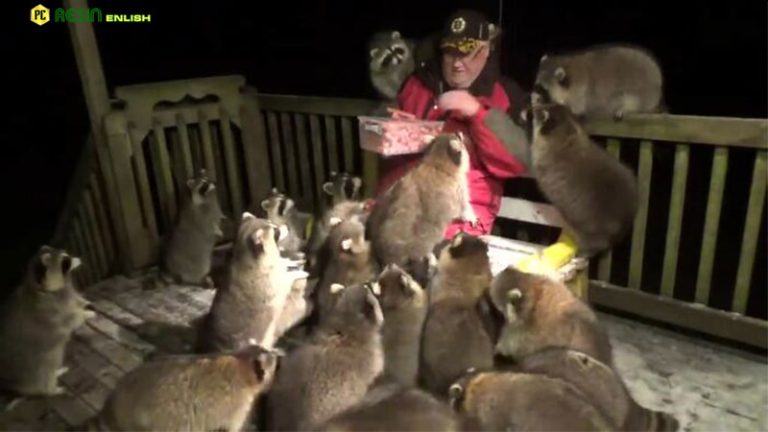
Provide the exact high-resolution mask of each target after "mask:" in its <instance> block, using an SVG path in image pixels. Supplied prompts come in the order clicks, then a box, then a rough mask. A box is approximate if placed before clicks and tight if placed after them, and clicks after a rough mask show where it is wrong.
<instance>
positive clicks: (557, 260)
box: [517, 231, 577, 274]
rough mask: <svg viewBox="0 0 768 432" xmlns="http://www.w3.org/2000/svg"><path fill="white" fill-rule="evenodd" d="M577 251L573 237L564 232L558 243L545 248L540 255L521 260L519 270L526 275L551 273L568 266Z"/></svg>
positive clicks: (518, 265)
mask: <svg viewBox="0 0 768 432" xmlns="http://www.w3.org/2000/svg"><path fill="white" fill-rule="evenodd" d="M576 251H577V246H576V242H575V241H574V239H573V237H572V236H571V235H570V234H569V233H567V232H565V231H563V232H562V233H561V234H560V238H559V239H558V240H557V242H556V243H554V244H552V245H549V246H547V247H546V248H544V250H542V251H541V253H540V254H536V255H530V256H527V257H525V258H523V259H521V260H520V261H519V262H518V264H517V268H518V269H520V270H521V271H524V272H526V273H543V274H546V273H551V272H554V271H556V270H558V269H559V268H560V267H562V266H564V265H566V264H568V262H569V261H571V259H573V257H575V256H576Z"/></svg>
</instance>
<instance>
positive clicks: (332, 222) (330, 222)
mask: <svg viewBox="0 0 768 432" xmlns="http://www.w3.org/2000/svg"><path fill="white" fill-rule="evenodd" d="M340 223H341V218H340V217H335V216H334V217H332V218H330V219H329V220H328V225H330V228H333V227H335V226H336V225H338V224H340Z"/></svg>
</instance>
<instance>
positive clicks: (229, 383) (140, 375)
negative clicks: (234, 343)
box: [90, 346, 277, 431]
mask: <svg viewBox="0 0 768 432" xmlns="http://www.w3.org/2000/svg"><path fill="white" fill-rule="evenodd" d="M276 366H277V357H276V353H274V352H271V351H267V350H264V349H263V348H261V347H259V346H250V347H246V348H244V349H242V350H240V351H237V352H233V353H227V354H213V355H179V356H168V357H160V358H158V359H155V360H152V361H150V362H147V363H144V364H143V365H141V366H139V367H138V368H136V369H134V370H132V371H130V372H128V373H127V374H126V375H125V376H123V377H122V378H121V379H120V381H119V382H118V383H117V385H116V387H115V389H114V390H113V391H112V393H111V394H110V396H109V398H108V399H107V401H106V402H105V404H104V407H103V408H102V410H101V412H100V413H99V414H98V415H97V416H96V418H95V419H93V420H92V422H91V423H90V426H91V427H93V428H94V429H96V430H103V431H139V430H147V431H149V430H168V431H171V430H199V431H214V430H225V431H240V430H243V427H244V426H245V425H246V423H247V421H248V420H249V419H250V417H251V412H252V409H253V406H254V403H255V401H256V399H257V398H258V396H259V395H260V394H263V393H266V392H267V390H269V388H270V386H271V384H272V380H273V377H274V374H275V369H276Z"/></svg>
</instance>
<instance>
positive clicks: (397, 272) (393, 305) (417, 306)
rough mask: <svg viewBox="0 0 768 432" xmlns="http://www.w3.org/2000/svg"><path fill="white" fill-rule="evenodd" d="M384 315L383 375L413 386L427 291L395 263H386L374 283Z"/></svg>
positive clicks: (417, 369) (426, 305)
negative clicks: (384, 359)
mask: <svg viewBox="0 0 768 432" xmlns="http://www.w3.org/2000/svg"><path fill="white" fill-rule="evenodd" d="M376 286H377V287H378V289H377V291H379V294H378V296H379V301H380V302H381V309H382V312H383V313H384V327H383V328H382V331H381V333H382V340H383V342H384V355H385V358H386V361H385V362H384V376H385V377H391V378H393V379H394V380H396V381H397V382H399V383H400V384H401V385H403V386H413V385H416V383H417V378H418V374H419V353H420V352H421V339H422V331H423V329H424V319H425V318H426V316H427V307H428V306H429V305H428V302H429V299H428V298H427V292H426V290H425V288H424V287H422V286H421V285H420V284H419V283H418V282H416V281H415V280H414V279H413V277H411V275H410V274H408V273H407V272H405V271H404V270H403V269H401V268H400V267H399V266H398V265H397V264H390V265H388V266H387V267H386V268H384V270H383V271H382V272H381V274H380V275H379V278H378V280H377V282H376Z"/></svg>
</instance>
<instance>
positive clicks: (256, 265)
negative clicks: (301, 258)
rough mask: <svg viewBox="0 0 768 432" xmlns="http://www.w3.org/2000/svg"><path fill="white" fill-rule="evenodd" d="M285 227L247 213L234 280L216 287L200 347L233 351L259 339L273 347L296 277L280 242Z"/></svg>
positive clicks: (236, 254)
mask: <svg viewBox="0 0 768 432" xmlns="http://www.w3.org/2000/svg"><path fill="white" fill-rule="evenodd" d="M279 236H280V229H279V228H278V227H277V226H276V225H274V224H273V223H271V222H269V221H267V220H264V219H258V218H256V216H254V215H252V214H250V213H247V212H246V213H244V214H243V217H242V220H241V221H240V226H239V227H238V230H237V237H236V238H235V244H234V246H233V257H232V262H231V263H230V265H229V283H228V284H227V285H226V286H224V287H221V288H219V289H218V290H217V291H216V296H215V297H214V298H213V304H212V305H211V310H210V312H209V313H208V315H207V316H206V318H205V320H204V321H203V327H202V328H201V331H200V335H199V340H198V349H199V350H202V351H233V350H239V349H242V348H244V347H246V346H248V345H252V344H258V345H260V346H263V347H265V348H272V346H273V344H274V343H275V341H276V340H277V339H278V338H279V337H280V334H278V332H277V327H278V322H279V319H280V316H281V314H282V312H283V309H284V307H285V302H286V299H287V297H288V295H289V294H290V292H291V288H292V287H291V285H292V282H293V280H292V278H291V277H290V276H289V275H288V269H287V267H286V262H285V260H284V259H283V258H282V257H281V256H280V251H279V250H278V248H277V244H278V242H279V241H280V238H279Z"/></svg>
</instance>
